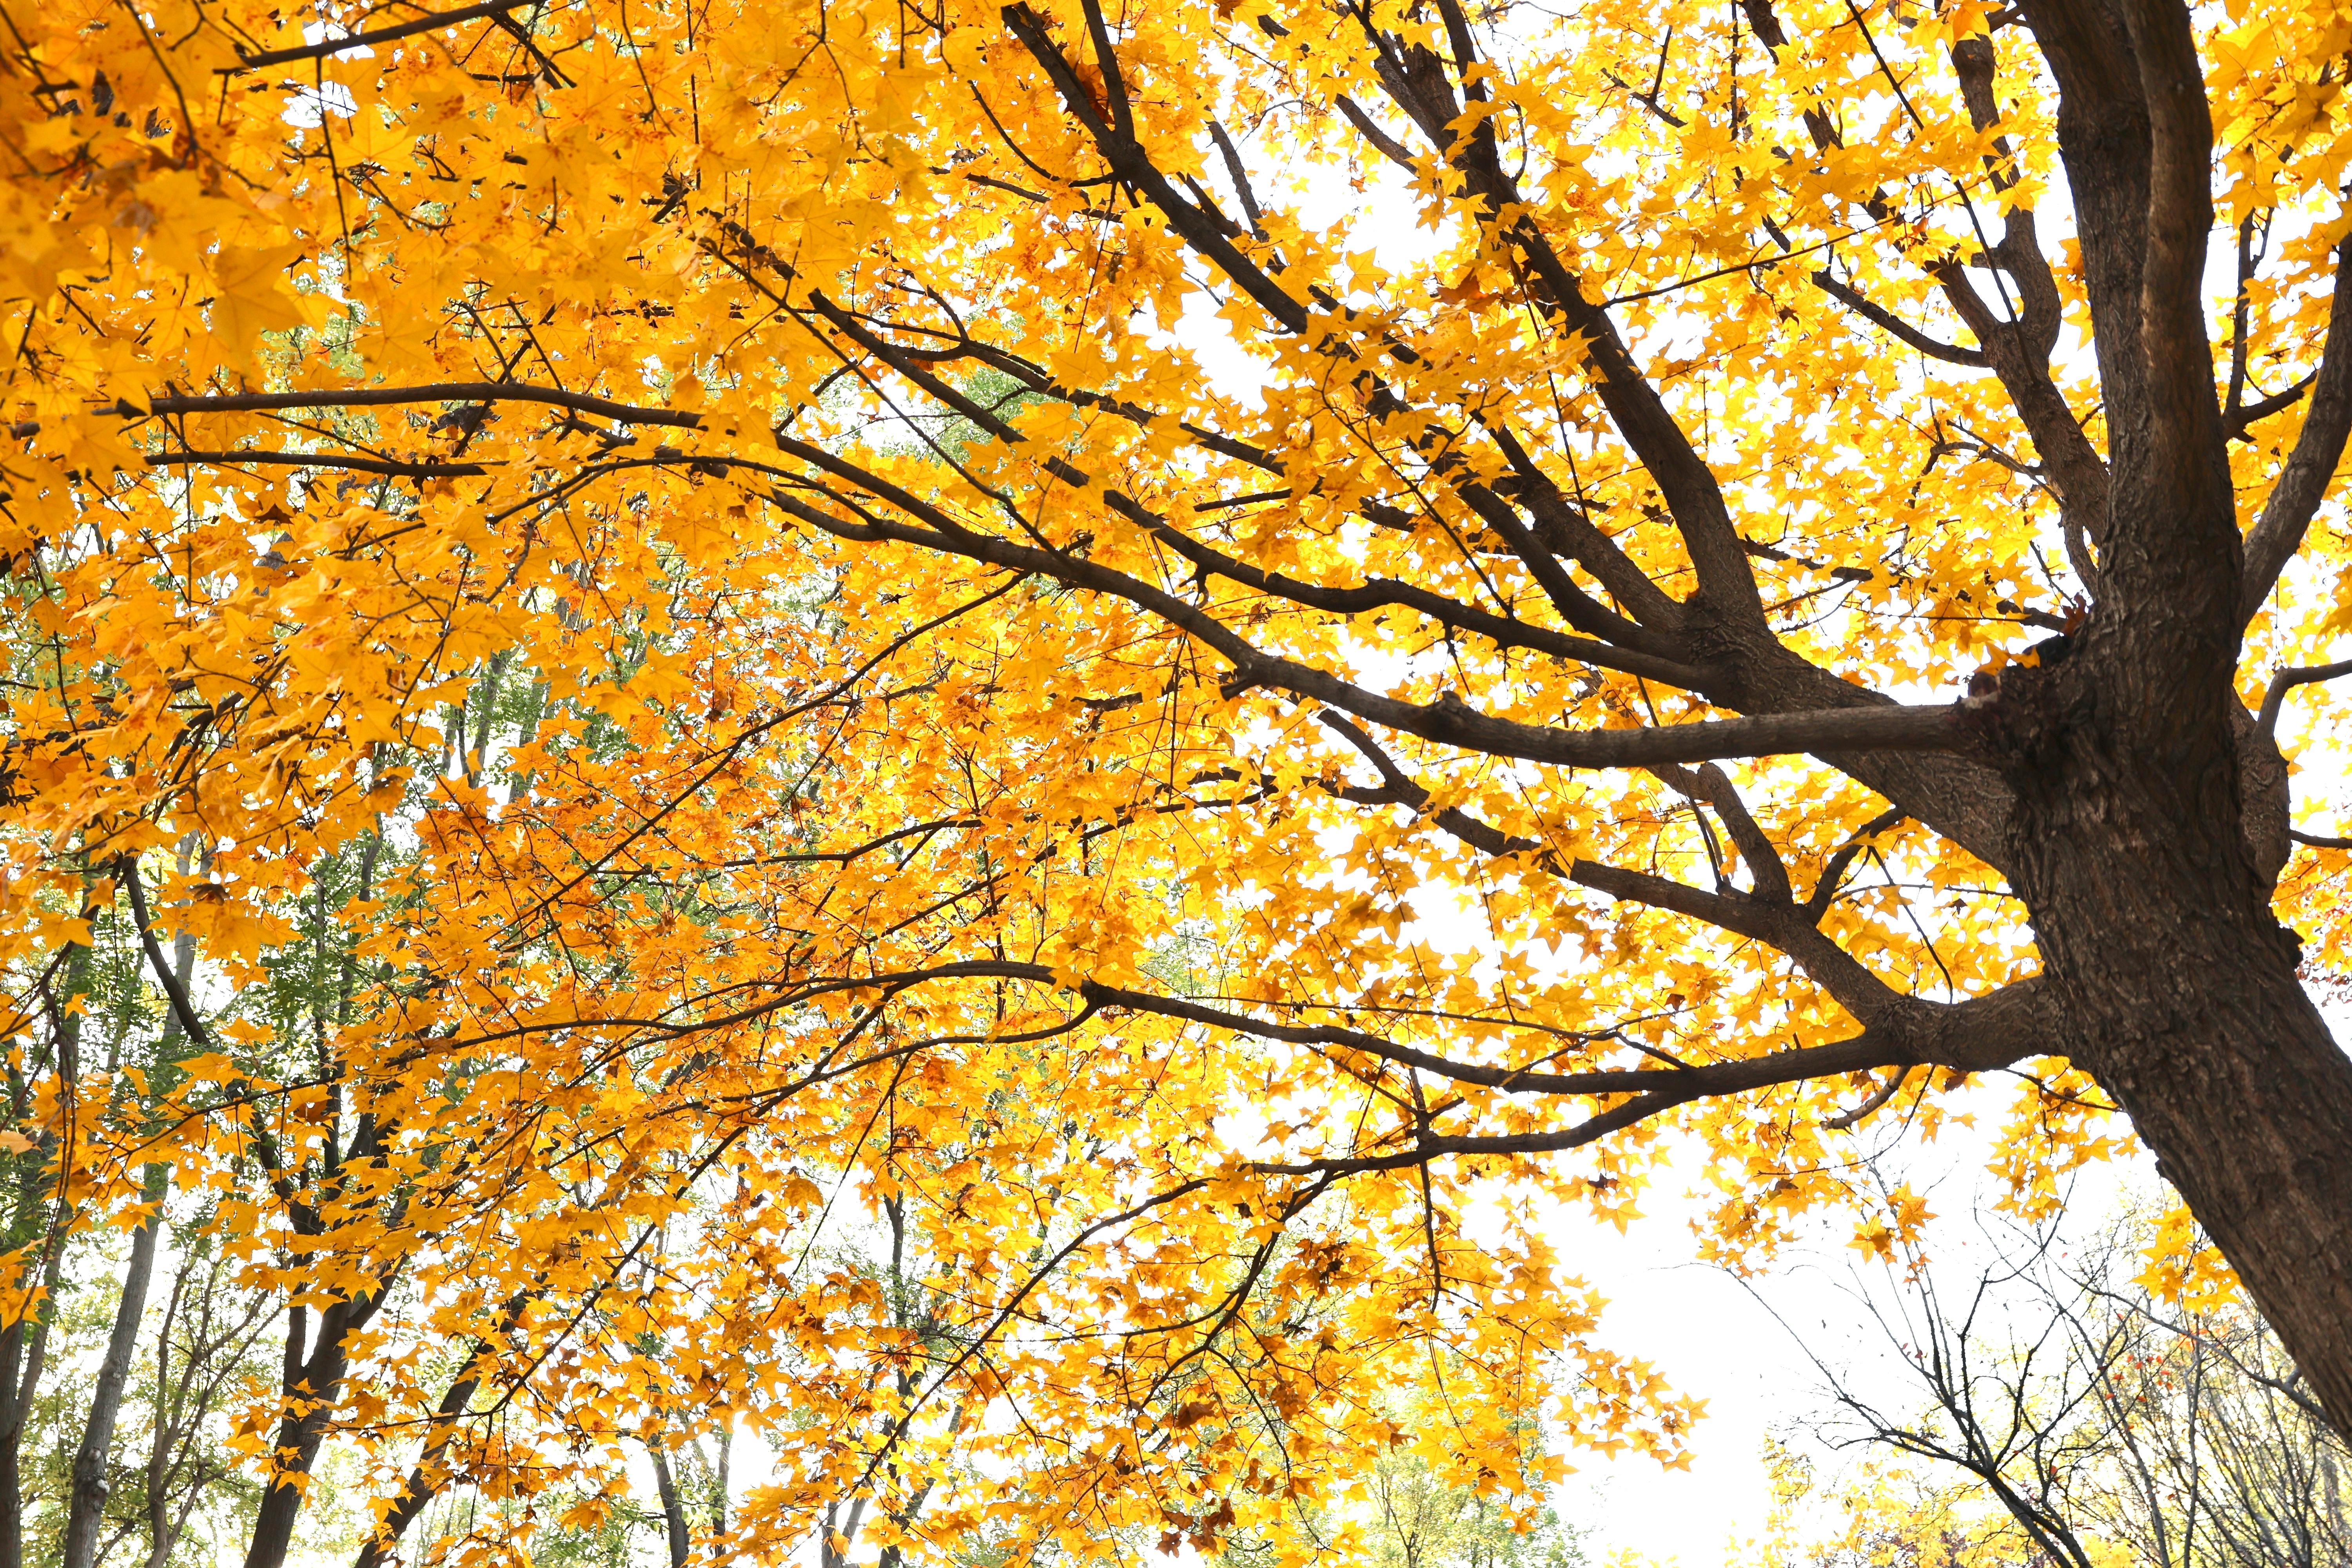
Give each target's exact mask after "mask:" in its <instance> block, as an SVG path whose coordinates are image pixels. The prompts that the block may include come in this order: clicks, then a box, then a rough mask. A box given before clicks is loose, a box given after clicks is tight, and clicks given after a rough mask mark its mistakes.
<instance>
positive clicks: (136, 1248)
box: [60, 836, 196, 1568]
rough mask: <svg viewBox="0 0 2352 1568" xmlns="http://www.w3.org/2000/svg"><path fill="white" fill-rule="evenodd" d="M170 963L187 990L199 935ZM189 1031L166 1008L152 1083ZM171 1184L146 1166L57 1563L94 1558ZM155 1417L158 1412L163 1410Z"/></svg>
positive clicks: (68, 1565)
mask: <svg viewBox="0 0 2352 1568" xmlns="http://www.w3.org/2000/svg"><path fill="white" fill-rule="evenodd" d="M194 843H195V840H194V837H193V836H191V837H188V838H185V839H183V840H182V841H181V844H180V872H181V874H182V875H183V876H184V875H186V873H187V869H188V859H189V856H190V853H191V851H192V850H193V848H194ZM172 949H173V951H172V966H173V973H174V974H175V976H176V977H177V979H178V980H179V983H180V989H181V990H182V991H183V992H184V991H186V990H187V987H188V979H189V976H190V975H191V974H192V973H194V970H195V963H196V939H195V937H194V935H192V934H191V933H189V932H186V931H183V932H181V933H180V934H179V936H178V937H177V938H175V939H174V940H173V944H172ZM186 1038H187V1034H186V1031H185V1030H184V1029H183V1028H182V1027H181V1025H180V1016H179V1014H178V1013H177V1012H175V1011H173V1009H172V1008H170V1007H168V1006H167V1007H165V1008H164V1010H163V1034H162V1036H161V1037H159V1038H158V1040H157V1042H156V1048H155V1062H154V1074H153V1077H152V1080H151V1081H152V1084H153V1085H154V1087H155V1088H157V1089H163V1088H166V1087H168V1086H169V1083H170V1080H171V1079H172V1078H173V1077H174V1076H176V1074H175V1073H174V1072H173V1068H174V1067H175V1066H176V1059H175V1054H174V1052H173V1047H175V1046H177V1045H179V1044H181V1043H182V1042H183V1041H184V1040H185V1039H186ZM171 1186H172V1168H171V1167H170V1166H169V1165H165V1164H161V1163H157V1164H153V1165H150V1166H148V1167H147V1171H146V1177H145V1182H144V1184H143V1186H142V1189H141V1192H140V1194H139V1198H140V1202H141V1203H142V1204H143V1205H146V1208H147V1219H146V1222H145V1223H144V1224H142V1226H140V1227H139V1228H138V1229H137V1230H136V1231H134V1232H133V1233H132V1234H131V1258H130V1261H129V1263H128V1264H127V1266H126V1267H125V1268H124V1269H123V1272H122V1295H121V1299H119V1300H117V1301H116V1302H115V1304H114V1331H113V1332H112V1333H111V1334H110V1336H109V1337H108V1339H107V1342H106V1359H105V1360H103V1361H101V1362H100V1363H99V1368H98V1380H97V1383H96V1385H95V1386H94V1387H93V1388H92V1390H91V1393H90V1402H89V1419H88V1420H87V1421H86V1422H85V1423H84V1424H83V1426H82V1434H81V1446H80V1447H79V1448H77V1449H76V1450H75V1451H74V1462H73V1472H72V1477H73V1479H72V1486H73V1490H72V1494H71V1500H70V1502H69V1503H68V1511H67V1514H66V1538H65V1549H64V1556H63V1558H62V1559H61V1563H60V1568H90V1564H91V1563H95V1562H96V1561H97V1560H98V1531H99V1526H100V1524H101V1523H103V1522H104V1521H105V1517H106V1498H107V1494H108V1492H109V1491H110V1490H111V1489H112V1486H111V1483H110V1481H109V1479H108V1477H107V1460H108V1458H109V1457H110V1455H111V1454H112V1453H113V1450H114V1423H115V1418H116V1417H117V1415H120V1413H121V1409H122V1387H123V1384H125V1383H127V1382H129V1381H130V1377H131V1359H132V1358H133V1357H134V1356H135V1355H136V1354H137V1353H138V1351H139V1325H140V1323H141V1322H142V1321H143V1320H144V1319H145V1318H146V1316H147V1291H148V1287H149V1285H150V1284H151V1283H152V1280H153V1279H154V1275H155V1246H156V1243H157V1241H158V1240H159V1239H160V1238H161V1237H162V1236H163V1200H164V1198H165V1197H166V1196H168V1195H169V1194H170V1192H171ZM158 1419H159V1420H160V1419H161V1415H160V1412H159V1414H158Z"/></svg>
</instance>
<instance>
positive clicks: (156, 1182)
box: [59, 1165, 170, 1568]
mask: <svg viewBox="0 0 2352 1568" xmlns="http://www.w3.org/2000/svg"><path fill="white" fill-rule="evenodd" d="M169 1175H170V1170H169V1167H167V1166H163V1165H150V1166H148V1167H147V1183H146V1186H145V1187H144V1189H142V1192H141V1194H140V1197H141V1201H142V1202H143V1203H145V1204H147V1205H149V1208H148V1214H147V1218H146V1220H145V1222H144V1223H142V1225H141V1226H139V1228H138V1229H137V1230H136V1231H134V1232H133V1233H132V1234H131V1259H130V1262H129V1264H128V1266H127V1267H126V1268H124V1269H123V1272H122V1295H121V1299H120V1300H117V1301H116V1302H115V1305H114V1331H113V1332H112V1333H111V1334H110V1336H109V1337H108V1339H107V1342H106V1358H105V1360H103V1361H101V1362H100V1363H99V1368H98V1380H97V1384H96V1385H95V1386H94V1387H93V1388H92V1390H91V1392H90V1400H89V1419H88V1420H87V1421H86V1422H85V1423H84V1424H83V1426H82V1434H81V1446H80V1447H79V1448H78V1449H76V1450H75V1452H74V1461H73V1491H72V1500H71V1502H70V1504H69V1505H68V1511H67V1514H66V1539H65V1552H64V1555H63V1557H62V1558H61V1559H60V1560H59V1563H60V1568H90V1564H91V1563H94V1562H96V1561H97V1557H98V1531H99V1526H100V1524H101V1523H103V1522H104V1521H105V1517H106V1498H107V1494H108V1493H109V1492H110V1491H111V1490H112V1489H113V1488H112V1484H111V1483H110V1480H109V1479H108V1477H107V1459H108V1457H109V1456H110V1454H111V1453H112V1452H113V1449H114V1421H115V1417H116V1415H118V1414H119V1413H120V1412H121V1408H122V1386H123V1384H125V1383H126V1382H128V1381H129V1379H130V1376H131V1357H132V1356H133V1355H134V1354H135V1353H136V1352H137V1351H138V1349H139V1325H140V1322H141V1321H142V1319H144V1318H145V1317H146V1315H147V1286H148V1282H149V1280H150V1279H152V1278H153V1277H154V1273H155V1243H156V1239H157V1237H160V1236H161V1235H162V1234H163V1198H164V1194H165V1193H166V1192H167V1191H168V1190H169V1187H170V1183H169V1179H168V1178H169Z"/></svg>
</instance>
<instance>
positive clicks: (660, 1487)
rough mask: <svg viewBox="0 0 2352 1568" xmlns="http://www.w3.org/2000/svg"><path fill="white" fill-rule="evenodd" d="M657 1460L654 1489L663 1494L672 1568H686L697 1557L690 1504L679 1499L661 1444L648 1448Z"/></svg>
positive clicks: (663, 1520)
mask: <svg viewBox="0 0 2352 1568" xmlns="http://www.w3.org/2000/svg"><path fill="white" fill-rule="evenodd" d="M646 1452H647V1453H649V1454H651V1455H652V1456H653V1457H654V1488H655V1489H656V1490H657V1491H659V1492H660V1493H661V1505H662V1523H663V1525H664V1526H665V1527H666V1531H667V1535H668V1538H669V1568H686V1560H687V1559H688V1557H690V1556H692V1555H693V1545H692V1542H691V1541H690V1539H689V1538H688V1535H687V1532H686V1500H685V1499H683V1498H681V1497H679V1496H678V1495H677V1479H676V1478H674V1477H673V1476H671V1474H670V1473H669V1456H668V1455H667V1454H665V1453H663V1452H662V1446H661V1440H660V1439H659V1438H656V1439H655V1440H654V1441H652V1442H650V1443H647V1444H646Z"/></svg>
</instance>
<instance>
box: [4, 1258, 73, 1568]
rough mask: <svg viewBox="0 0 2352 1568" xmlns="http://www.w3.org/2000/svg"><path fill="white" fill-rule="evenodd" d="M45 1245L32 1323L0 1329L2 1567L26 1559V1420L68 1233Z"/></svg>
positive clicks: (18, 1567) (19, 1567) (18, 1566)
mask: <svg viewBox="0 0 2352 1568" xmlns="http://www.w3.org/2000/svg"><path fill="white" fill-rule="evenodd" d="M47 1250H48V1260H47V1265H46V1267H45V1268H44V1269H43V1273H42V1284H43V1285H44V1286H45V1287H46V1288H47V1289H46V1294H45V1298H44V1304H43V1305H42V1307H41V1309H40V1310H39V1314H38V1316H37V1318H36V1319H35V1320H34V1321H32V1323H31V1325H30V1327H29V1329H28V1328H27V1326H26V1320H25V1319H22V1318H19V1319H18V1320H17V1321H15V1322H13V1323H11V1324H9V1325H8V1329H7V1331H6V1333H5V1334H0V1568H24V1563H25V1481H24V1474H23V1468H22V1459H21V1455H22V1453H23V1450H24V1445H25V1424H26V1420H27V1419H29V1418H30V1416H31V1415H32V1413H33V1395H34V1394H37V1393H38V1392H39V1390H40V1386H41V1370H42V1366H43V1364H44V1363H45V1362H46V1360H47V1354H48V1343H49V1321H50V1319H51V1318H52V1317H53V1316H55V1314H56V1306H55V1303H56V1301H57V1296H58V1273H59V1268H58V1265H59V1263H60V1262H61V1260H62V1258H63V1256H64V1253H65V1240H64V1237H60V1236H58V1235H55V1234H52V1235H51V1237H50V1238H49V1246H48V1249H47ZM20 1366H21V1367H22V1369H23V1370H22V1372H21V1373H20V1372H19V1371H18V1368H19V1367H20Z"/></svg>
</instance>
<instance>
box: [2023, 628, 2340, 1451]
mask: <svg viewBox="0 0 2352 1568" xmlns="http://www.w3.org/2000/svg"><path fill="white" fill-rule="evenodd" d="M2105 640H2107V641H2109V642H2110V643H2111V644H2112V646H2110V647H2095V648H2093V649H2091V650H2088V651H2086V653H2085V654H2084V655H2083V656H2080V660H2081V662H2082V663H2083V664H2084V665H2087V666H2089V667H2090V668H2088V669H2086V670H2084V671H2083V672H2082V673H2081V674H2079V675H2077V674H2076V672H2075V664H2074V661H2070V662H2069V663H2068V664H2067V665H2064V666H2061V667H2060V668H2059V669H2058V670H2056V671H2053V672H2051V674H2050V675H2048V676H2044V675H2042V674H2041V673H2040V672H2025V673H2020V674H2015V675H2012V676H2011V678H2010V679H2008V680H2007V681H2005V682H2004V684H2003V686H2002V687H2001V689H2000V694H1999V698H1998V710H1999V711H1998V712H1997V714H1996V716H1995V719H1994V724H1995V734H1996V741H1997V743H1998V744H1999V745H2000V747H2001V748H2002V749H2003V750H2005V751H2006V752H2008V753H2009V754H2010V756H2011V758H2012V760H2013V765H2012V766H2011V768H2010V770H2009V772H2010V775H2011V783H2012V784H2014V785H2015V787H2016V789H2017V801H2018V804H2017V806H2016V812H2015V817H2014V820H2013V822H2012V825H2011V835H2010V841H2011V858H2012V863H2013V864H2014V866H2015V868H2016V871H2015V876H2016V886H2017V889H2018V891H2019V893H2020V894H2021V896H2022V897H2023V899H2024V900H2025V902H2026V905H2027V908H2028V910H2030V911H2031V914H2032V921H2033V928H2034V931H2035V935H2036V937H2037V939H2038V941H2039V943H2040V947H2041V952H2042V961H2043V963H2044V965H2045V968H2046V972H2047V974H2048V976H2049V979H2050V981H2051V983H2052V984H2053V990H2054V994H2055V996H2056V998H2057V1000H2058V1003H2059V1006H2060V1009H2061V1013H2062V1016H2063V1017H2064V1019H2065V1021H2066V1023H2065V1029H2066V1037H2065V1038H2064V1039H2063V1041H2061V1042H2056V1043H2055V1044H2057V1045H2058V1047H2059V1048H2060V1049H2061V1050H2062V1051H2063V1054H2064V1055H2066V1056H2067V1057H2069V1058H2072V1059H2073V1060H2074V1061H2075V1062H2076V1063H2078V1064H2079V1065H2080V1066H2082V1067H2083V1068H2085V1069H2087V1070H2088V1071H2089V1072H2090V1073H2091V1074H2092V1076H2093V1077H2094V1078H2095V1079H2097V1081H2098V1083H2099V1085H2100V1087H2101V1088H2103V1089H2105V1090H2106V1091H2107V1092H2108V1093H2109V1094H2111V1095H2113V1096H2114V1097H2115V1099H2116V1103H2117V1104H2119V1105H2120V1106H2121V1107H2122V1108H2123V1109H2124V1110H2125V1111H2126V1112H2127V1113H2128V1114H2129V1115H2130V1117H2131V1119H2132V1124H2133V1128H2134V1130H2135V1131H2137V1134H2138V1136H2139V1138H2140V1140H2141V1141H2142V1142H2144V1143H2146V1144H2147V1147H2148V1148H2149V1149H2150V1151H2152V1152H2154V1153H2155V1155H2156V1158H2157V1163H2158V1170H2159V1171H2160V1172H2161V1173H2163V1175H2164V1177H2165V1179H2166V1180H2167V1181H2168V1182H2170V1183H2171V1184H2173V1186H2174V1187H2175V1188H2177V1189H2178V1190H2179V1193H2180V1194H2181V1196H2182V1197H2183V1198H2184V1199H2185V1200H2187V1202H2188V1205H2189V1209H2190V1211H2191V1212H2192V1213H2194V1214H2195V1215H2196V1216H2197V1218H2198V1221H2199V1223H2200V1224H2201V1225H2202V1226H2204V1227H2205V1229H2206V1231H2207V1233H2208V1234H2209V1235H2210V1237H2212V1239H2213V1241H2214V1243H2215V1244H2216V1245H2217V1246H2218V1247H2221V1251H2222V1253H2223V1254H2224V1255H2225V1256H2226V1257H2227V1258H2229V1259H2230V1262H2231V1266H2232V1267H2233V1268H2235V1269H2236V1270H2237V1273H2238V1277H2239V1279H2241V1280H2242V1282H2243V1284H2244V1285H2245V1287H2246V1289H2247V1290H2248V1291H2249V1292H2250V1293H2251V1294H2252V1297H2253V1299H2254V1300H2255V1302H2256V1304H2257V1305H2258V1306H2260V1308H2261V1309H2262V1310H2263V1315H2264V1316H2265V1317H2266V1318H2268V1319H2269V1321H2270V1322H2271V1324H2272V1326H2273V1328H2274V1329H2275V1330H2276V1331H2277V1332H2278V1334H2279V1337H2280V1339H2281V1340H2282V1341H2283V1342H2284V1343H2285V1345H2286V1347H2287V1349H2288V1352H2290V1353H2291V1354H2292V1355H2293V1356H2294V1360H2295V1363H2296V1364H2297V1365H2298V1366H2300V1367H2301V1368H2302V1369H2303V1371H2304V1373H2305V1375H2306V1376H2307V1377H2308V1378H2309V1379H2310V1380H2311V1384H2312V1388H2313V1391H2314V1393H2315V1395H2316V1396H2317V1398H2318V1400H2319V1402H2320V1404H2321V1405H2323V1406H2324V1407H2325V1408H2326V1411H2327V1414H2328V1416H2329V1419H2330V1420H2331V1421H2332V1422H2333V1423H2334V1424H2335V1426H2336V1428H2337V1430H2338V1431H2339V1432H2352V1058H2347V1056H2346V1054H2345V1052H2344V1050H2343V1049H2342V1047H2339V1046H2338V1045H2337V1044H2336V1040H2335V1039H2334V1037H2332V1036H2331V1035H2330V1033H2329V1031H2328V1028H2327V1026H2326V1022H2325V1021H2324V1020H2323V1019H2322V1018H2321V1017H2320V1016H2319V1010H2318V1008H2317V1007H2316V1006H2315V1005H2313V1003H2312V1000H2311V998H2310V996H2309V994H2307V993H2306V992H2305V990H2304V988H2303V984H2302V982H2301V980H2300V978H2299V977H2298V974H2297V972H2296V971H2297V961H2298V951H2297V942H2296V939H2295V936H2294V933H2293V932H2292V931H2288V930H2286V929H2285V928H2284V927H2282V926H2281V925H2280V924H2279V923H2278V921H2277V920H2276V918H2275V917H2274V916H2273V914H2272V912H2271V908H2270V881H2269V879H2268V877H2267V876H2266V875H2265V874H2264V868H2263V867H2262V866H2261V865H2260V864H2259V863H2258V856H2259V851H2258V849H2257V848H2256V847H2255V846H2253V845H2252V844H2250V843H2249V841H2248V837H2247V834H2246V832H2245V830H2244V822H2245V818H2246V816H2248V814H2249V813H2248V806H2249V805H2250V804H2252V803H2250V802H2249V801H2247V799H2246V798H2245V797H2246V795H2247V793H2248V789H2247V785H2246V782H2245V781H2244V779H2243V774H2242V767H2241V764H2240V762H2239V757H2238V748H2237V746H2236V744H2235V740H2234V736H2233V734H2232V731H2231V725H2230V722H2229V720H2228V717H2227V710H2226V709H2224V708H2222V707H2221V704H2223V703H2227V704H2229V705H2230V706H2232V707H2234V706H2235V700H2234V698H2233V697H2232V696H2231V695H2230V694H2229V692H2228V691H2227V689H2220V690H2217V691H2215V692H2213V693H2210V694H2209V695H2210V698H2211V699H2213V700H2209V701H2207V702H2205V703H2202V704H2198V705H2195V706H2194V707H2193V708H2192V709H2191V710H2190V717H2191V719H2192V720H2193V721H2183V722H2180V723H2178V724H2160V725H2150V724H2147V723H2145V722H2142V721H2141V720H2142V718H2143V717H2144V716H2145V715H2147V714H2148V713H2150V712H2161V711H2164V710H2165V709H2166V702H2165V700H2162V699H2159V698H2158V697H2157V696H2156V695H2155V694H2154V693H2152V692H2148V691H2147V690H2146V689H2145V688H2146V685H2147V682H2148V681H2149V680H2152V679H2160V677H2159V676H2158V672H2159V671H2164V670H2166V669H2167V668H2168V666H2167V665H2166V664H2165V663H2163V662H2161V661H2158V660H2154V659H2143V658H2140V657H2139V654H2138V652H2137V650H2136V646H2135V645H2136V644H2137V642H2138V640H2139V639H2138V638H2137V637H2133V636H2132V635H2131V633H2130V628H2128V627H2126V628H2124V629H2122V630H2119V631H2117V632H2116V633H2115V634H2114V635H2113V636H2112V637H2111V638H2109V639H2105ZM2169 668H2178V667H2177V666H2172V667H2169ZM2136 669H2145V670H2147V672H2148V675H2147V676H2146V677H2141V676H2137V675H2136V674H2135V673H2134V671H2135V670H2136ZM2136 688H2139V689H2137V690H2136ZM2254 787H2256V788H2259V787H2260V781H2254Z"/></svg>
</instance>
